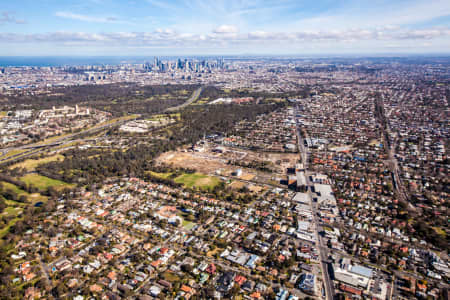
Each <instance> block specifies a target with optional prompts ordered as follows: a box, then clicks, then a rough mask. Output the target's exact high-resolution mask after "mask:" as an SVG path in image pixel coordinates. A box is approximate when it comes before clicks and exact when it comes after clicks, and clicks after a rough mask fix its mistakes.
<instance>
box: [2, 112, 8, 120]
mask: <svg viewBox="0 0 450 300" xmlns="http://www.w3.org/2000/svg"><path fill="white" fill-rule="evenodd" d="M7 114H8V112H7V111H0V119H1V118H3V117H6V115H7Z"/></svg>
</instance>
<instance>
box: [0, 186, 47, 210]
mask: <svg viewBox="0 0 450 300" xmlns="http://www.w3.org/2000/svg"><path fill="white" fill-rule="evenodd" d="M1 183H2V184H3V187H4V189H5V190H6V189H10V190H12V191H13V192H14V193H16V194H17V195H18V196H19V197H20V196H22V195H25V196H26V197H27V200H28V201H29V202H32V203H34V202H38V201H44V202H45V201H47V197H45V196H42V195H41V194H39V193H34V194H29V193H27V192H26V191H24V190H22V189H20V188H19V187H18V186H16V185H14V184H11V183H9V182H4V181H2V182H1ZM6 204H7V205H11V206H13V205H23V203H20V202H15V201H11V200H6Z"/></svg>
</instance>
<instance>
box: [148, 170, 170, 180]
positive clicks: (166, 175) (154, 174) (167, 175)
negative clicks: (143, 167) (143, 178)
mask: <svg viewBox="0 0 450 300" xmlns="http://www.w3.org/2000/svg"><path fill="white" fill-rule="evenodd" d="M148 173H149V174H150V175H152V176H155V177H158V178H163V179H167V178H169V177H170V175H172V173H158V172H153V171H148Z"/></svg>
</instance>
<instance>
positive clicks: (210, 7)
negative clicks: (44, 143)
mask: <svg viewBox="0 0 450 300" xmlns="http://www.w3.org/2000/svg"><path fill="white" fill-rule="evenodd" d="M0 49H1V50H0V56H16V55H19V56H20V55H23V56H28V55H38V56H39V55H42V56H45V55H58V56H63V55H80V56H97V55H100V56H103V55H123V56H127V55H243V54H264V55H307V54H380V53H406V54H421V53H443V54H445V53H448V49H450V3H448V2H447V1H441V0H436V1H431V2H430V1H428V2H427V1H423V0H415V1H403V0H399V1H384V0H380V1H372V2H370V3H369V2H368V1H346V2H345V3H335V2H334V1H315V2H314V3H310V2H307V1H305V2H301V1H290V0H285V1H260V0H254V1H237V0H236V1H235V0H232V1H214V2H211V1H203V0H196V1H187V0H178V1H160V0H136V1H113V0H89V1H84V2H80V1H65V2H64V3H60V2H59V1H53V0H46V1H40V2H39V3H36V2H35V1H16V2H14V3H13V2H11V3H4V4H3V5H2V8H1V9H0Z"/></svg>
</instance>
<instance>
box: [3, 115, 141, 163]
mask: <svg viewBox="0 0 450 300" xmlns="http://www.w3.org/2000/svg"><path fill="white" fill-rule="evenodd" d="M138 117H140V116H139V115H137V116H136V117H135V118H134V119H136V118H138ZM131 120H133V119H121V120H117V121H115V122H112V123H108V124H104V125H100V126H94V127H92V128H89V129H86V130H83V131H81V132H76V133H73V134H69V135H65V136H62V137H60V138H55V139H52V141H51V142H48V143H42V142H38V143H34V144H29V145H24V146H19V147H14V148H9V149H5V150H8V152H9V151H14V150H24V152H21V153H18V154H15V155H12V156H8V157H5V158H1V156H0V164H1V163H3V162H6V161H8V162H11V161H16V160H19V159H23V158H26V157H30V156H33V155H36V154H39V153H41V152H43V151H44V150H46V149H47V148H48V147H52V146H59V145H63V144H67V143H71V142H73V141H74V138H76V137H77V136H79V135H82V134H86V133H93V132H97V131H102V130H104V129H107V128H110V127H114V126H117V125H120V124H122V123H125V122H129V121H131ZM8 152H6V153H5V154H4V155H7V153H8Z"/></svg>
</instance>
